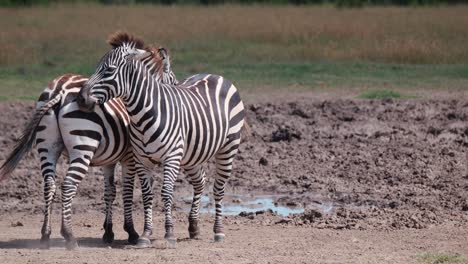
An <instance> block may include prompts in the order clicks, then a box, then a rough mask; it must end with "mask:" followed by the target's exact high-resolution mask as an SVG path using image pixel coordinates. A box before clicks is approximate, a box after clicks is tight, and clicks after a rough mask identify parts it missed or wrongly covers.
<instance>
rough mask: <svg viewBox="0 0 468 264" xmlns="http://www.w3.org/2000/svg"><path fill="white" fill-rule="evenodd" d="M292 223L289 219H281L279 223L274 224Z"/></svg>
mask: <svg viewBox="0 0 468 264" xmlns="http://www.w3.org/2000/svg"><path fill="white" fill-rule="evenodd" d="M291 222H292V219H289V218H283V219H281V220H279V221H276V222H275V224H289V223H291Z"/></svg>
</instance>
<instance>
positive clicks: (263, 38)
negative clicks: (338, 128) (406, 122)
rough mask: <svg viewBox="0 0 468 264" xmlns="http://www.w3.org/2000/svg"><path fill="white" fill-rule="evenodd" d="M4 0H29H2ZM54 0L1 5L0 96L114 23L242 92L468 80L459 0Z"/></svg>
mask: <svg viewBox="0 0 468 264" xmlns="http://www.w3.org/2000/svg"><path fill="white" fill-rule="evenodd" d="M13 2H14V3H15V4H18V2H21V3H22V4H21V5H28V3H30V2H28V1H26V0H24V1H5V0H0V3H1V4H2V5H7V3H10V4H11V3H13ZM37 2H40V1H34V3H37ZM60 2H61V4H59V3H58V1H43V3H44V4H43V5H33V6H26V7H24V6H22V7H1V8H0V26H1V30H0V100H10V99H28V100H29V99H36V97H37V96H38V95H39V93H40V92H41V91H42V90H43V89H44V87H45V86H46V85H47V84H48V82H49V81H50V80H52V79H53V78H55V77H57V76H59V75H61V74H65V73H70V72H71V73H78V74H83V75H89V74H91V73H92V72H93V71H94V67H95V65H96V63H97V62H98V60H99V58H100V57H101V56H102V55H103V54H104V53H105V52H106V51H107V50H108V49H109V46H108V45H107V44H106V42H105V40H106V38H107V36H108V35H109V34H111V33H113V32H115V31H116V30H127V31H130V32H132V33H134V34H136V35H138V36H141V37H142V38H144V39H145V40H146V41H147V43H148V44H149V43H154V45H164V46H165V47H167V48H168V49H169V51H170V53H171V57H172V66H173V69H174V71H175V73H176V74H177V75H178V77H179V79H182V78H183V77H184V76H188V75H191V74H194V73H202V72H209V73H216V74H221V75H223V76H225V77H226V78H228V79H230V80H232V81H234V83H235V84H236V86H238V87H239V89H240V90H241V91H243V92H248V93H264V92H272V91H282V92H284V91H286V92H292V91H312V90H326V91H328V90H331V89H335V90H340V91H344V93H346V92H347V91H351V90H353V91H354V90H356V91H358V92H359V91H366V90H369V89H383V90H398V91H400V90H401V91H403V92H404V91H407V90H415V89H423V90H429V91H430V90H431V89H436V90H440V89H444V90H449V91H454V90H461V91H468V89H467V88H468V30H467V29H468V15H467V14H468V5H453V6H452V5H439V6H424V7H420V6H411V7H402V6H391V5H390V6H364V7H361V8H337V7H334V6H333V5H329V4H324V5H301V6H296V5H271V4H253V5H240V4H219V5H213V6H203V5H169V6H168V5H154V4H148V3H146V4H131V5H130V4H123V3H122V2H124V1H116V2H121V3H122V4H119V5H111V4H102V3H98V1H69V2H70V3H66V4H63V3H62V2H63V1H60ZM111 2H114V1H111ZM133 2H138V1H133ZM387 2H389V3H390V2H391V1H387ZM48 3H49V4H48ZM327 3H331V2H327ZM366 3H367V2H366ZM445 3H448V2H445ZM401 91H400V92H401ZM409 93H410V94H413V92H409Z"/></svg>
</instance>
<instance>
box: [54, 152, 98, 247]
mask: <svg viewBox="0 0 468 264" xmlns="http://www.w3.org/2000/svg"><path fill="white" fill-rule="evenodd" d="M70 160H71V162H70V167H69V168H68V171H67V176H66V177H65V179H64V181H63V183H62V229H61V231H60V233H61V234H62V236H63V237H64V238H65V242H66V247H67V249H69V250H71V249H75V248H76V247H78V243H77V241H76V238H75V236H74V235H73V230H72V201H73V198H74V197H75V195H76V192H77V190H78V185H79V184H80V182H81V181H82V180H83V179H84V177H85V176H86V174H87V172H88V169H89V164H90V160H91V157H90V156H87V155H83V156H81V157H77V158H73V159H72V158H71V157H70Z"/></svg>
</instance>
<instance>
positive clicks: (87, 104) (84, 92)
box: [76, 85, 97, 113]
mask: <svg viewBox="0 0 468 264" xmlns="http://www.w3.org/2000/svg"><path fill="white" fill-rule="evenodd" d="M89 90H90V89H89V86H87V85H85V86H83V88H81V91H80V93H79V94H78V97H77V98H76V102H77V103H78V106H79V108H80V110H81V111H83V112H88V113H89V112H93V111H94V107H95V106H96V103H97V99H96V98H94V96H92V95H91V94H90V93H89Z"/></svg>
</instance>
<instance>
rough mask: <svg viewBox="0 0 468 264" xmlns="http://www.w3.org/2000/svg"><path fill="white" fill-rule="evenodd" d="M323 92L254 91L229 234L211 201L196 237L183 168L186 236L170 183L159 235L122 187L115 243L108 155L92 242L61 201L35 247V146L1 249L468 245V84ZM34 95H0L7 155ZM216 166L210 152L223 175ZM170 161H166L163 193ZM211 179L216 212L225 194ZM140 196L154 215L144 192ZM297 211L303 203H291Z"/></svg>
mask: <svg viewBox="0 0 468 264" xmlns="http://www.w3.org/2000/svg"><path fill="white" fill-rule="evenodd" d="M311 98H313V97H312V96H305V97H304V98H296V97H295V98H293V97H291V98H290V99H289V100H283V101H282V102H278V100H277V99H275V100H273V99H271V100H269V99H266V100H264V99H261V100H255V99H248V100H246V101H247V102H248V104H247V105H246V107H247V109H248V121H249V123H250V124H251V127H252V129H253V132H254V133H253V135H252V136H251V137H250V138H249V139H248V140H247V141H245V142H244V143H243V144H242V147H241V151H240V155H239V156H238V159H237V160H236V163H235V167H236V168H235V171H234V174H233V176H232V179H231V180H230V183H229V189H228V192H229V194H230V195H229V197H227V199H226V204H227V205H229V206H232V208H234V209H233V211H232V212H231V214H233V215H229V216H226V220H225V221H226V229H227V230H226V235H227V238H226V241H225V242H224V243H221V244H215V243H212V232H211V229H212V228H211V224H212V223H211V222H212V217H211V215H210V214H203V216H202V218H203V226H202V228H203V229H202V238H203V239H202V240H200V241H190V240H187V239H186V238H187V237H188V234H187V232H186V228H187V221H186V214H185V210H186V208H187V203H186V201H187V199H188V198H189V197H190V195H191V191H190V186H189V185H188V183H187V181H186V179H185V178H184V177H179V179H178V181H177V187H176V188H177V192H176V207H175V211H176V213H175V214H176V219H177V220H178V222H177V225H176V233H177V236H178V238H179V241H178V244H177V246H176V248H175V249H168V248H166V247H167V246H166V244H165V243H164V241H163V240H161V239H162V237H163V223H162V218H161V217H162V216H161V214H160V210H161V202H160V199H159V197H158V196H157V199H156V208H155V211H154V215H155V234H154V235H153V238H154V239H155V241H154V242H153V244H154V245H155V248H152V249H145V250H135V249H128V248H125V247H124V246H125V243H124V242H125V233H124V232H123V231H122V230H121V228H120V226H121V223H122V221H121V218H120V216H121V213H122V209H121V204H122V202H121V201H120V200H121V197H120V196H118V197H117V201H116V213H115V215H116V218H115V220H114V222H115V224H114V226H115V230H116V232H117V233H116V239H117V241H116V243H115V244H114V245H112V248H108V247H107V245H103V244H102V243H101V241H100V237H101V235H102V232H103V231H102V230H101V225H102V221H103V215H102V214H101V213H99V212H100V211H101V210H102V209H103V207H104V206H103V200H102V196H103V177H102V174H101V173H100V171H99V169H94V173H92V174H91V175H89V177H88V178H86V179H85V180H84V181H83V183H82V184H81V185H80V190H79V194H78V196H77V198H76V199H75V202H74V204H73V206H74V211H75V216H74V226H75V227H74V230H75V232H76V235H77V237H78V238H79V244H80V246H81V248H80V249H79V250H77V251H75V252H68V251H66V250H65V249H64V247H63V242H62V240H61V239H60V237H59V234H58V233H59V232H58V231H59V227H60V224H59V218H60V215H59V208H60V205H59V204H56V206H55V215H54V224H53V236H54V238H56V239H55V240H54V244H53V248H52V249H51V250H49V251H41V250H38V249H35V248H36V247H37V245H38V240H39V238H40V227H41V222H42V217H41V214H42V204H43V201H42V185H41V184H42V179H41V177H40V173H39V165H38V164H39V163H38V159H37V154H36V153H32V155H31V156H30V157H28V158H27V159H25V160H24V161H22V162H21V164H20V166H19V167H18V169H17V170H16V172H15V173H14V174H13V176H12V177H11V179H10V180H9V181H7V182H3V183H2V184H1V186H0V212H1V214H2V217H1V219H0V252H1V253H0V258H1V260H0V263H28V262H30V263H37V262H40V263H64V262H68V261H69V260H70V259H73V260H76V261H74V262H76V263H102V262H107V261H109V262H111V263H112V262H119V263H120V262H127V261H128V262H129V263H131V262H136V263H155V262H163V263H165V262H167V263H174V262H175V263H187V262H189V261H192V260H194V261H197V262H199V263H421V261H422V260H421V259H422V258H421V254H424V253H447V254H461V255H464V256H468V242H467V241H466V238H467V237H468V236H467V235H468V101H467V100H466V98H463V97H461V98H455V99H450V98H443V99H437V100H427V99H417V100H353V99H349V100H348V99H346V100H338V99H323V98H322V99H311ZM32 109H33V104H32V103H0V112H1V113H2V115H1V116H0V131H2V133H1V134H0V146H1V147H2V149H3V151H2V152H1V153H0V160H3V159H4V158H5V156H6V155H7V150H9V149H11V146H12V144H13V142H14V141H13V140H14V138H15V137H17V136H18V135H19V134H20V133H21V130H22V128H23V127H24V124H25V122H26V121H27V119H28V118H29V117H30V115H31V111H32ZM65 163H66V160H63V161H62V162H61V164H60V167H59V174H60V177H62V176H63V174H64V172H65V168H66V166H65ZM212 169H213V166H212V164H209V165H208V174H209V175H210V174H211V173H212ZM160 175H161V174H160V173H158V170H157V173H156V174H155V179H156V192H157V193H158V192H159V190H160V183H161V176H160ZM210 179H212V177H210ZM210 183H212V182H211V181H210ZM118 184H120V181H118ZM208 186H209V190H207V191H206V193H207V195H208V196H207V198H206V199H205V201H204V205H203V206H204V209H205V211H206V212H208V211H209V209H210V208H212V203H211V202H210V199H209V198H208V197H210V191H211V184H209V185H208ZM136 192H137V193H138V192H139V190H137V191H136ZM259 198H262V199H259ZM56 200H57V201H59V200H60V196H59V195H58V196H57V197H56ZM264 200H265V201H266V202H265V201H264ZM135 201H136V202H137V208H136V217H135V219H136V220H137V221H139V222H138V223H139V227H141V220H142V219H141V218H142V216H141V211H142V210H140V209H141V202H140V195H139V194H137V195H136V197H135ZM252 201H253V202H252ZM247 204H249V205H248V206H246V205H247ZM267 209H271V210H272V211H270V210H267ZM236 210H237V211H236ZM288 210H290V211H288ZM241 211H244V212H243V213H241V214H240V215H239V212H241ZM287 212H296V214H293V215H289V216H285V215H281V214H284V213H287ZM18 222H20V223H18ZM138 230H141V228H140V229H138Z"/></svg>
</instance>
